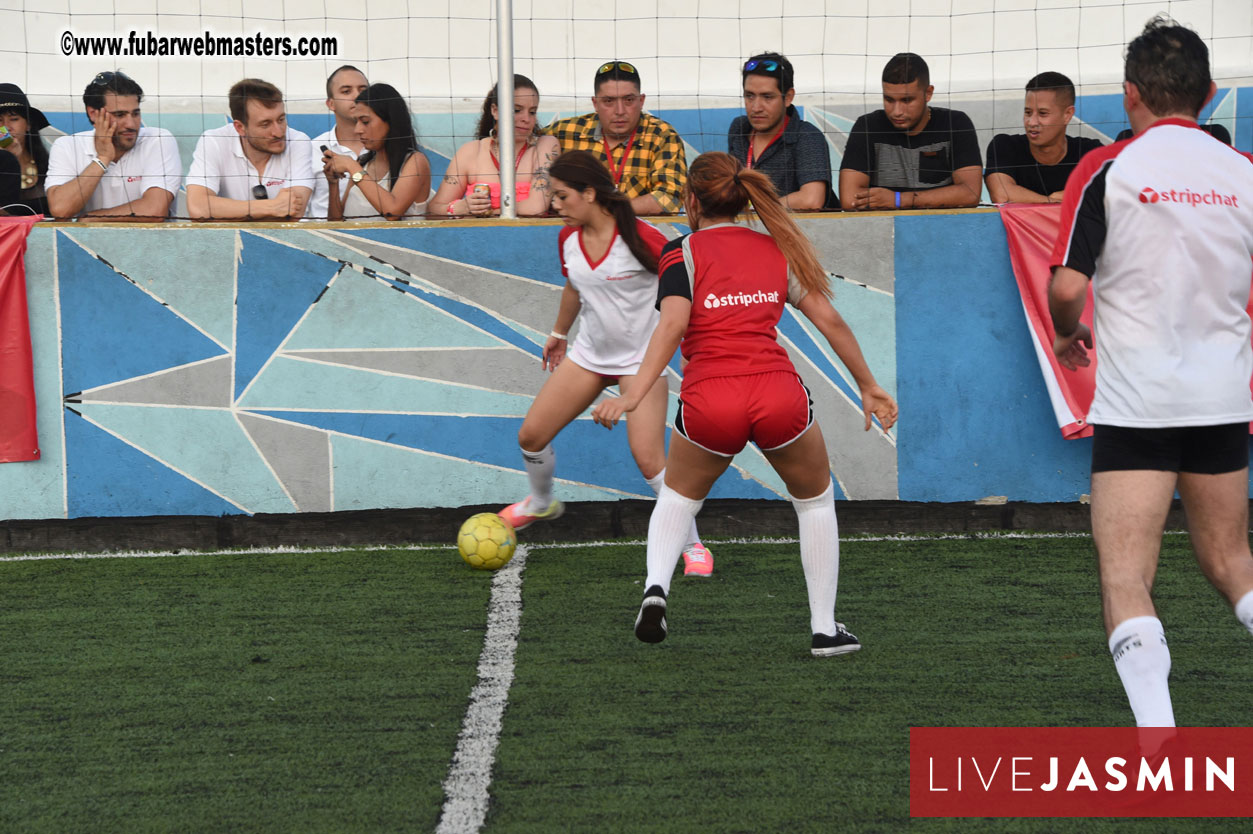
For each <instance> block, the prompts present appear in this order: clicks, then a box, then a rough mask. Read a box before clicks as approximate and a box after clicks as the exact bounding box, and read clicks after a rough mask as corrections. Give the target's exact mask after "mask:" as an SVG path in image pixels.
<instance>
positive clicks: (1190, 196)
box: [1140, 188, 1240, 208]
mask: <svg viewBox="0 0 1253 834" xmlns="http://www.w3.org/2000/svg"><path fill="white" fill-rule="evenodd" d="M1140 202H1142V203H1182V204H1184V205H1187V206H1191V207H1192V208H1196V207H1197V206H1230V207H1232V208H1240V202H1239V199H1238V198H1237V196H1236V195H1235V194H1219V193H1218V192H1217V191H1216V190H1214V189H1210V190H1209V191H1193V190H1191V189H1189V188H1185V189H1184V190H1182V191H1176V190H1175V189H1173V188H1172V189H1169V190H1162V191H1158V190H1156V189H1154V188H1145V189H1143V190H1142V191H1141V192H1140Z"/></svg>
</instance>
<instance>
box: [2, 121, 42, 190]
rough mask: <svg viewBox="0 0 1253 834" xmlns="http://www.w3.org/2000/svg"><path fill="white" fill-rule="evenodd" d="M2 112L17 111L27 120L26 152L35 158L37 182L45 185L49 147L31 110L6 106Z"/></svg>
mask: <svg viewBox="0 0 1253 834" xmlns="http://www.w3.org/2000/svg"><path fill="white" fill-rule="evenodd" d="M0 113H15V114H17V115H18V116H21V117H22V118H23V119H25V120H26V152H27V153H29V154H30V158H31V159H33V160H35V169H36V170H38V171H39V180H38V183H37V184H38V185H43V182H44V178H45V177H47V176H48V148H47V146H46V145H44V140H43V137H42V136H40V135H39V131H38V130H37V129H35V127H34V126H33V124H32V121H31V117H30V111H29V110H27V109H25V108H21V107H6V108H4V109H3V110H0Z"/></svg>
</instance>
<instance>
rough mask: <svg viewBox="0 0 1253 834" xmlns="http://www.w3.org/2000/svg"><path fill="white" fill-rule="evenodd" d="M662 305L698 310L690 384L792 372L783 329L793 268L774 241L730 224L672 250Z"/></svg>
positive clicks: (692, 321) (686, 380)
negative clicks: (669, 300)
mask: <svg viewBox="0 0 1253 834" xmlns="http://www.w3.org/2000/svg"><path fill="white" fill-rule="evenodd" d="M657 271H658V273H659V274H660V276H661V284H660V287H659V290H658V294H657V295H658V305H659V306H660V303H661V301H662V299H665V298H666V297H668V296H672V295H677V296H681V297H683V298H686V299H689V300H690V301H691V302H692V312H691V317H690V318H689V320H688V326H687V333H686V334H685V335H684V337H683V342H682V351H683V358H685V359H687V360H688V365H687V367H686V369H684V372H683V384H684V386H685V387H686V386H688V385H690V384H692V383H695V382H698V381H700V380H702V379H708V378H710V377H719V376H740V375H743V374H758V373H763V372H765V371H792V372H795V368H793V366H792V361H791V360H790V359H789V358H788V355H787V351H785V350H784V349H783V346H782V345H780V344H779V342H778V333H777V331H776V330H775V326H776V325H777V324H778V323H779V318H780V317H781V316H782V315H783V305H784V304H785V303H786V302H787V295H788V264H787V259H786V258H784V257H783V253H782V252H781V251H779V247H778V245H776V244H775V242H774V239H773V238H772V237H770V236H769V235H766V234H762V233H761V232H757V231H753V230H752V229H747V228H745V227H743V226H737V225H733V224H730V223H724V224H718V225H716V226H710V227H708V228H705V229H701V230H700V231H697V232H693V233H692V234H689V235H684V236H683V237H681V238H678V239H676V240H672V241H670V242H669V243H667V244H666V246H665V248H664V249H662V252H661V261H660V263H659V265H658V270H657Z"/></svg>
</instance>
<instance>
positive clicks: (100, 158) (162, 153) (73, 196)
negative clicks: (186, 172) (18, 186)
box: [44, 72, 183, 221]
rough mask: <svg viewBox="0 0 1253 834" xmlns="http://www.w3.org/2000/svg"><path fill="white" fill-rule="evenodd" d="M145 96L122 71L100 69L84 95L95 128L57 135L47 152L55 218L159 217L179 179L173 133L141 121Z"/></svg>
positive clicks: (166, 210) (50, 206)
mask: <svg viewBox="0 0 1253 834" xmlns="http://www.w3.org/2000/svg"><path fill="white" fill-rule="evenodd" d="M143 98H144V91H143V89H142V88H140V86H139V85H138V84H137V83H135V81H134V79H132V78H130V77H128V76H126V75H124V74H122V73H120V72H102V73H99V74H98V75H96V77H95V78H93V79H92V81H91V83H90V84H88V85H87V89H85V90H84V91H83V105H84V106H85V107H86V109H87V118H88V119H90V120H91V123H92V125H93V127H92V129H91V130H84V131H81V132H79V133H74V134H71V135H69V136H62V137H61V138H60V139H58V140H57V141H56V142H54V143H53V145H52V151H51V152H50V153H49V154H48V177H47V180H46V181H45V185H44V188H45V190H46V192H47V195H48V211H49V212H50V213H51V214H52V216H53V217H80V216H81V217H82V218H83V219H100V220H147V221H154V220H164V219H166V217H168V216H169V213H170V206H171V205H172V204H173V202H174V195H176V194H177V193H178V188H179V184H180V183H181V182H182V174H183V163H182V161H181V160H180V159H179V156H178V143H177V142H176V141H175V139H174V136H173V135H172V134H171V133H170V132H169V131H168V130H164V129H162V128H155V127H147V126H145V125H144V124H143V119H142V116H141V113H140V107H139V105H140V102H142V101H143Z"/></svg>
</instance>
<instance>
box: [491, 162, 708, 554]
mask: <svg viewBox="0 0 1253 834" xmlns="http://www.w3.org/2000/svg"><path fill="white" fill-rule="evenodd" d="M549 174H550V176H551V177H552V193H553V209H554V210H555V211H556V212H557V213H558V214H560V215H561V216H562V218H563V219H564V220H565V222H566V226H565V228H563V229H562V230H561V233H560V234H559V235H558V237H557V245H558V249H559V252H560V255H561V274H562V275H564V276H565V278H566V286H565V289H564V290H563V291H562V294H561V305H560V308H559V310H558V312H557V323H556V325H555V326H554V327H553V331H552V333H550V334H549V336H548V340H547V342H546V343H545V345H544V355H543V362H544V368H545V370H550V371H552V376H551V377H549V378H548V381H547V382H545V383H544V386H543V388H541V389H540V392H539V394H537V395H536V397H535V401H534V402H533V403H532V404H531V407H530V409H529V410H528V411H527V414H526V419H525V420H523V422H522V428H521V429H520V430H519V431H518V445H519V446H520V447H521V449H522V457H523V460H524V461H525V462H526V471H527V479H528V481H529V482H530V487H531V493H530V495H528V496H527V497H526V498H525V499H524V500H522V501H519V502H518V503H516V504H511V505H509V506H508V507H505V508H504V509H503V510H501V511H500V515H501V517H502V518H504V519H505V520H507V521H508V522H509V523H510V524H512V525H513V527H514V529H515V530H522V529H524V528H526V527H528V526H530V525H531V524H533V523H535V522H536V521H542V520H550V519H554V518H557V517H558V516H559V515H561V513H562V512H563V510H564V507H563V505H562V503H561V502H560V501H559V500H557V499H556V498H554V497H553V473H554V471H555V469H556V456H555V454H554V453H553V448H552V441H553V438H555V437H556V436H557V434H558V433H559V432H560V431H561V430H562V429H563V428H565V427H566V426H567V425H569V424H570V421H572V420H574V419H575V418H577V417H578V416H579V415H580V414H582V413H583V411H584V409H586V408H587V407H588V406H590V405H591V404H592V403H593V402H594V401H595V400H596V398H597V397H598V396H599V395H600V393H601V391H603V390H604V389H605V388H607V387H608V386H610V385H613V384H615V383H617V384H619V385H620V386H633V385H634V382H635V379H636V375H637V374H638V373H639V367H640V362H641V361H642V360H643V358H644V350H645V348H646V347H647V346H648V339H649V337H650V336H652V333H653V329H654V328H655V327H656V326H657V320H658V313H657V310H656V306H655V305H656V300H657V258H658V256H659V255H660V254H661V249H662V247H663V246H664V245H665V243H666V239H665V237H664V236H663V235H662V234H661V232H659V231H657V229H656V227H654V226H652V225H650V224H648V223H645V222H644V221H642V220H639V219H638V218H636V216H635V212H634V211H633V210H632V209H631V201H630V200H629V199H628V198H627V197H625V196H623V195H622V193H621V192H619V191H618V189H617V188H616V187H615V186H614V182H613V179H612V177H611V176H610V175H609V172H608V170H607V169H606V168H605V166H604V165H602V164H601V162H600V161H599V160H598V159H597V158H596V157H595V156H593V155H592V154H590V153H588V152H587V151H570V152H568V153H564V154H562V155H561V156H559V157H558V158H557V159H556V161H555V162H554V163H553V165H552V168H550V169H549ZM576 318H577V319H578V322H579V331H578V334H577V336H576V337H575V339H574V344H573V345H570V347H569V351H568V352H567V350H566V345H567V336H568V334H569V332H570V328H571V327H573V326H574V322H575V319H576ZM671 355H673V352H672V354H671ZM663 371H664V367H663V368H660V369H658V370H657V371H656V372H655V373H653V374H652V375H651V376H650V377H649V379H648V381H647V383H646V384H645V385H644V386H643V389H644V390H643V391H642V393H641V406H640V409H639V411H638V413H637V414H636V415H635V417H634V419H632V420H629V421H627V442H628V443H629V444H630V446H631V454H632V455H633V456H634V457H635V462H636V465H637V466H639V468H640V473H641V474H642V475H643V476H644V479H645V480H646V481H647V482H648V484H649V486H650V487H652V489H653V491H654V492H656V491H658V490H660V489H661V485H662V482H663V480H664V477H665V465H666V451H665V449H666V447H665V430H666V404H667V385H666V381H665V378H664V377H663V376H662V372H663ZM683 550H684V557H685V561H686V563H687V566H686V570H685V573H686V574H687V575H689V576H708V575H709V574H710V573H711V572H712V570H713V557H712V555H711V554H710V553H709V550H708V549H707V548H706V547H705V546H704V545H703V544H701V542H700V539H699V537H698V536H697V534H696V524H695V522H694V521H693V523H692V524H691V525H690V526H689V529H688V537H687V539H686V546H685V547H684V548H683Z"/></svg>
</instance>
